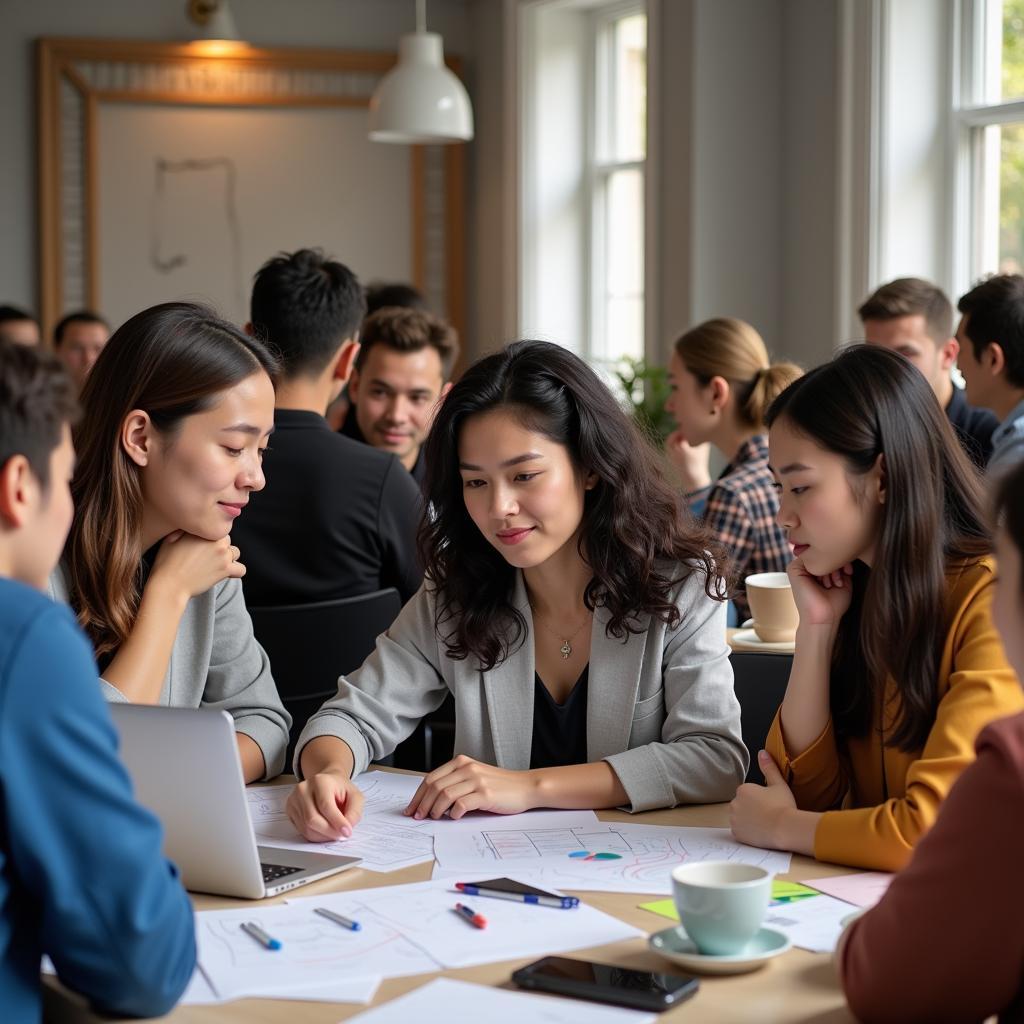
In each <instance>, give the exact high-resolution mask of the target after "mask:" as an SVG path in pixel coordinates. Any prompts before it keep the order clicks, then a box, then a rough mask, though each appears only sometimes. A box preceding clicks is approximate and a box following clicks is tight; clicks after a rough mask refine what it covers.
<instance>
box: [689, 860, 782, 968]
mask: <svg viewBox="0 0 1024 1024" xmlns="http://www.w3.org/2000/svg"><path fill="white" fill-rule="evenodd" d="M771 892H772V873H771V872H770V871H768V870H766V869H765V868H757V867H752V866H751V865H749V864H736V863H733V862H732V861H717V860H716V861H699V862H696V863H693V864H681V865H680V866H679V867H677V868H676V869H675V870H674V871H673V872H672V898H673V900H674V901H675V905H676V910H677V911H678V913H679V920H680V922H681V923H682V925H683V927H684V928H685V929H686V934H687V935H689V936H690V938H691V939H693V941H694V943H695V944H696V946H697V948H698V949H699V950H700V951H701V952H702V953H707V954H709V955H712V956H729V955H731V954H736V953H740V952H742V951H743V948H744V947H745V946H746V945H747V943H748V942H749V941H750V940H751V939H752V938H753V937H754V936H755V935H756V934H757V932H758V929H759V928H760V927H761V922H762V921H763V920H764V916H765V914H766V913H767V912H768V901H769V900H770V899H771Z"/></svg>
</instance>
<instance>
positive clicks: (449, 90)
mask: <svg viewBox="0 0 1024 1024" xmlns="http://www.w3.org/2000/svg"><path fill="white" fill-rule="evenodd" d="M426 8H427V4H426V0H416V31H415V32H413V33H410V34H409V35H404V36H402V38H401V40H400V41H399V44H398V63H397V64H396V65H395V67H394V68H392V69H391V71H389V72H388V73H387V74H386V75H385V76H384V78H383V79H382V80H381V83H380V85H378V86H377V88H376V90H374V93H373V96H372V97H371V98H370V140H371V141H372V142H404V143H421V144H426V143H439V142H468V141H469V140H470V139H471V138H473V107H472V105H471V104H470V102H469V94H468V93H467V92H466V87H465V86H464V85H463V84H462V82H460V81H459V79H458V77H457V76H456V75H455V74H453V73H452V72H451V71H449V70H448V68H447V67H445V63H444V41H443V40H442V39H441V37H440V36H439V35H438V34H437V33H436V32H428V31H427V30H426V22H427V13H426Z"/></svg>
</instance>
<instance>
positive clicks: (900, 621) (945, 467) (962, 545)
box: [767, 345, 992, 753]
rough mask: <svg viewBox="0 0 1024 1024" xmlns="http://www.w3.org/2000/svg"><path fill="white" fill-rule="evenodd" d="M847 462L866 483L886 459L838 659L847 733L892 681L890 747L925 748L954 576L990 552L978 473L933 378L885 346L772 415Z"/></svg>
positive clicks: (803, 387)
mask: <svg viewBox="0 0 1024 1024" xmlns="http://www.w3.org/2000/svg"><path fill="white" fill-rule="evenodd" d="M779 420H786V421H788V423H789V424H790V425H791V426H792V427H793V428H794V429H796V430H797V431H798V432H799V433H801V434H803V435H805V436H806V437H809V438H810V439H811V440H812V441H814V442H815V444H817V445H820V446H821V447H822V448H824V449H825V450H826V451H829V452H833V453H834V454H836V455H840V456H842V458H843V459H844V460H845V462H846V468H847V474H848V476H849V477H850V480H851V485H852V486H853V487H854V493H856V480H857V478H858V477H863V476H864V475H866V474H867V473H869V472H870V471H871V469H872V468H873V467H874V465H875V463H876V461H877V459H878V456H879V455H882V456H884V473H885V495H886V499H885V503H884V504H883V505H881V506H880V510H879V512H880V520H879V524H878V530H877V544H876V549H875V553H874V561H873V564H872V566H871V568H870V570H868V569H867V568H866V567H865V566H863V565H861V564H859V563H858V565H857V566H855V572H854V576H853V598H852V602H851V605H850V609H849V610H848V611H847V613H846V614H845V615H844V616H843V618H842V621H841V622H840V624H839V632H838V635H837V639H836V643H835V647H834V648H833V654H832V672H831V680H830V697H831V708H832V717H833V721H834V724H835V728H836V733H837V735H839V736H843V737H853V736H863V735H865V734H866V733H867V732H868V731H869V730H870V729H871V727H872V715H873V712H874V708H875V703H876V696H877V694H878V692H879V690H880V689H881V688H882V687H883V686H884V685H885V680H886V679H887V678H889V677H891V678H892V679H893V680H894V682H895V685H896V688H897V691H898V692H899V696H900V706H899V709H898V715H897V719H896V721H895V723H894V728H893V732H892V734H891V735H890V736H889V737H888V739H887V741H886V743H887V745H888V746H891V747H895V748H898V749H899V750H902V751H905V752H908V753H913V752H916V751H919V750H921V748H922V747H923V746H924V743H925V740H926V739H927V737H928V733H929V732H930V731H931V728H932V726H933V725H934V723H935V712H936V708H937V706H938V700H939V697H938V685H937V683H938V679H937V675H938V666H939V659H940V657H941V653H942V646H943V643H944V641H945V638H946V634H947V631H948V628H949V623H948V615H947V611H946V595H947V583H946V572H947V570H948V569H949V567H950V565H951V563H953V562H957V561H962V560H973V559H977V558H979V557H981V556H983V555H986V554H988V553H990V552H991V550H992V544H991V538H990V534H989V530H988V527H987V523H986V517H985V501H984V497H983V492H982V486H981V480H980V478H979V476H978V472H977V470H976V469H975V468H974V466H973V464H972V463H971V461H970V460H969V459H968V458H967V456H966V455H965V454H964V452H963V449H962V448H961V446H960V443H959V441H958V440H957V438H956V435H955V434H954V432H953V428H952V427H951V426H950V423H949V420H948V419H947V418H946V415H945V413H944V412H943V410H942V409H941V408H940V407H939V403H938V401H937V400H936V398H935V394H934V393H933V392H932V390H931V388H930V387H929V385H928V383H927V381H926V380H925V378H924V376H923V375H922V374H921V373H920V372H919V371H918V370H917V369H916V368H915V367H914V366H912V365H911V364H910V363H909V362H907V360H906V359H904V358H903V357H902V356H899V355H896V354H895V353H892V352H889V351H887V350H885V349H880V348H873V347H869V346H866V345H855V346H852V347H850V348H848V349H846V350H844V351H843V352H841V353H840V354H839V355H837V356H836V357H835V359H833V360H832V361H831V362H829V363H826V364H825V365H824V366H819V367H818V368H817V369H814V370H811V371H810V373H808V374H807V375H806V376H804V377H801V378H800V379H799V380H797V381H796V382H795V383H793V384H791V385H790V386H789V387H788V388H787V389H786V390H785V391H783V392H782V394H781V395H779V397H778V398H777V399H776V400H775V401H774V402H773V403H772V405H771V407H770V408H769V410H768V415H767V422H768V425H769V427H770V426H771V425H772V424H773V423H775V422H777V421H779Z"/></svg>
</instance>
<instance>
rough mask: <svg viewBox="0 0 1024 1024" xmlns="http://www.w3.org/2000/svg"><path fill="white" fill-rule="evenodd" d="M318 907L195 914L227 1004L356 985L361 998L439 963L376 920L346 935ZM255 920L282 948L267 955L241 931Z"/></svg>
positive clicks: (210, 970) (203, 950)
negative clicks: (389, 980)
mask: <svg viewBox="0 0 1024 1024" xmlns="http://www.w3.org/2000/svg"><path fill="white" fill-rule="evenodd" d="M318 905H320V904H318V903H316V902H313V903H310V904H306V905H305V906H301V907H296V906H295V905H294V904H287V903H286V904H283V905H278V906H270V907H252V908H246V909H243V910H209V911H204V912H202V913H199V914H197V915H196V941H197V943H198V946H199V962H200V963H201V964H202V966H203V971H204V972H205V974H206V976H207V978H208V979H209V980H210V983H211V984H212V986H213V988H214V991H215V992H216V993H217V994H218V995H219V996H221V997H223V998H226V999H227V998H230V999H238V998H241V997H243V996H252V995H266V996H275V997H280V998H286V995H285V994H286V993H289V992H292V993H296V994H299V993H310V992H316V993H319V992H323V991H325V990H329V989H335V991H336V990H337V989H336V987H337V986H338V985H340V984H341V983H345V984H346V985H347V984H348V983H353V984H354V985H355V991H357V992H362V991H364V990H365V988H366V987H368V986H369V985H370V984H373V983H375V982H376V981H377V980H378V979H379V978H382V977H397V976H400V975H404V974H422V973H424V972H427V971H436V970H437V969H438V964H437V961H436V960H435V959H434V958H433V957H431V956H430V955H429V954H428V953H426V952H425V951H424V950H423V949H421V948H420V947H419V946H417V945H415V944H413V943H411V942H409V941H408V940H407V939H406V938H405V937H404V936H403V935H402V934H401V933H400V932H398V931H397V930H396V929H395V928H393V927H390V926H389V925H386V924H381V923H380V922H378V921H376V920H370V919H367V920H366V921H360V923H361V924H362V926H363V927H362V930H361V931H358V932H351V931H349V930H348V929H346V928H342V927H340V926H339V925H336V924H334V923H333V922H331V921H328V920H326V919H325V918H323V917H321V916H320V915H319V914H314V913H313V906H318ZM243 921H253V922H255V923H256V924H258V925H259V926H260V927H261V928H262V929H263V930H264V931H265V932H266V933H267V934H268V935H271V936H272V937H273V938H275V939H278V940H279V941H280V942H281V944H282V948H281V949H279V950H268V949H264V948H263V947H262V946H261V945H260V944H259V943H258V942H256V940H255V939H253V938H252V937H251V936H249V935H247V934H246V933H245V932H243V931H242V930H241V928H240V925H241V923H242V922H243Z"/></svg>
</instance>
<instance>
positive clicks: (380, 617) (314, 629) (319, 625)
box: [249, 587, 402, 770]
mask: <svg viewBox="0 0 1024 1024" xmlns="http://www.w3.org/2000/svg"><path fill="white" fill-rule="evenodd" d="M401 608H402V599H401V598H400V597H399V595H398V591H397V590H395V589H394V587H389V588H388V589H387V590H377V591H375V592H374V593H372V594H360V595H359V596H357V597H343V598H340V599H339V600H337V601H318V602H316V603H314V604H284V605H273V606H267V607H264V608H250V609H249V615H250V616H251V617H252V627H253V632H254V633H255V634H256V639H257V640H258V641H259V642H260V644H261V645H262V646H263V649H264V650H265V651H266V652H267V655H268V656H269V658H270V667H271V671H272V672H273V675H274V682H275V683H277V692H278V693H279V694H280V695H281V700H282V701H283V703H284V706H285V707H286V708H287V709H288V713H289V714H290V715H291V716H292V729H291V735H290V737H289V741H288V760H287V761H286V766H287V767H286V770H290V765H291V761H292V754H293V752H294V750H295V741H296V740H297V739H298V738H299V733H300V732H302V727H303V726H304V725H305V724H306V721H307V720H308V719H309V717H310V716H311V715H312V714H314V713H315V712H316V711H318V710H319V708H320V706H321V704H323V702H324V701H325V700H327V698H328V697H333V696H334V695H335V694H336V693H337V692H338V676H340V675H346V674H348V673H349V672H354V671H355V670H356V669H357V668H359V666H360V665H361V664H362V663H363V661H364V660H365V659H366V657H367V655H368V654H369V653H370V652H371V651H372V650H373V648H374V645H375V644H376V642H377V637H378V636H379V635H380V634H381V633H383V632H384V631H385V630H386V629H387V628H388V627H389V626H390V625H391V623H392V622H394V620H395V617H396V616H397V615H398V613H399V611H401Z"/></svg>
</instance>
